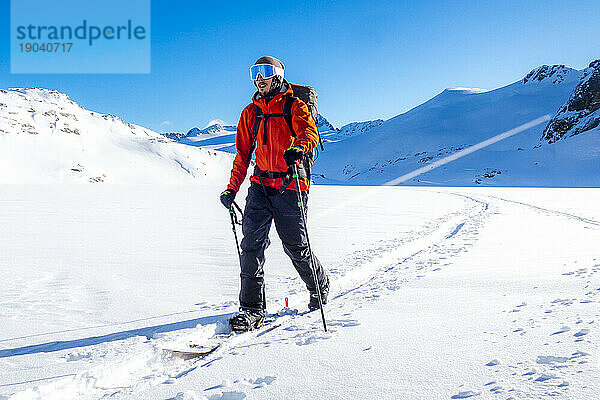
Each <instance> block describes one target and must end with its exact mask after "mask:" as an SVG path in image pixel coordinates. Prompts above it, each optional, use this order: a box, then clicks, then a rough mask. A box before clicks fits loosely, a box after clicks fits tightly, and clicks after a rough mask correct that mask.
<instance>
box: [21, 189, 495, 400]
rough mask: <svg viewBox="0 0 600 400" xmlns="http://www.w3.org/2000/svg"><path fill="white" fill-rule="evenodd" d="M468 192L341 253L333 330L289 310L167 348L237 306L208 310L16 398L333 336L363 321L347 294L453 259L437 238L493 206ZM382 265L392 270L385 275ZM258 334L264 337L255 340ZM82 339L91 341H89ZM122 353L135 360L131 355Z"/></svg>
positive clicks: (124, 382) (92, 387)
mask: <svg viewBox="0 0 600 400" xmlns="http://www.w3.org/2000/svg"><path fill="white" fill-rule="evenodd" d="M463 197H464V198H465V199H466V200H467V202H466V203H465V204H466V208H465V209H464V210H461V211H457V212H453V213H450V214H447V215H446V216H444V217H442V218H438V219H435V220H432V221H429V222H428V223H427V224H426V225H425V226H423V227H422V228H421V229H419V230H416V231H413V232H410V233H409V234H407V235H406V237H403V238H398V239H395V240H391V241H387V242H380V243H379V244H378V245H376V246H375V247H373V248H370V249H367V250H362V251H358V252H355V253H353V254H350V255H349V256H348V257H347V258H346V259H344V260H341V261H340V263H339V265H338V266H332V268H331V269H330V273H331V279H332V282H333V283H332V289H331V293H330V302H329V304H328V306H327V308H326V312H327V322H328V327H329V332H327V333H325V332H323V331H322V327H321V321H320V316H319V315H317V314H318V313H312V314H309V315H310V316H312V318H311V319H310V320H309V319H308V318H304V317H302V316H300V315H297V316H294V315H284V316H282V317H279V318H278V319H277V321H276V323H277V325H278V326H277V328H276V329H275V330H273V331H272V332H271V331H268V332H264V331H265V329H263V330H258V331H255V332H250V333H245V334H243V335H234V336H233V337H231V338H228V339H226V340H225V341H224V342H223V344H222V346H221V348H219V349H218V350H217V351H216V352H215V353H213V354H211V355H210V356H208V357H206V358H205V359H200V360H197V361H195V362H194V361H192V362H190V361H187V362H183V361H181V360H177V359H172V358H169V357H166V356H165V353H164V351H163V349H164V348H177V346H179V347H185V346H186V344H187V343H189V342H197V343H203V344H207V345H210V343H215V342H218V341H219V339H218V335H219V334H224V333H227V332H228V331H229V328H228V326H227V320H228V317H229V315H230V314H222V315H220V316H215V317H213V318H207V319H206V320H207V322H204V324H205V325H202V324H203V322H200V325H199V326H198V328H195V329H189V330H187V331H185V332H183V333H181V332H177V333H175V332H169V333H158V334H156V333H154V334H153V332H151V331H148V332H147V335H149V337H142V336H135V337H129V338H127V337H126V338H125V340H117V341H110V342H107V343H102V342H100V343H99V344H97V345H95V346H87V347H80V348H77V349H76V350H73V351H71V352H69V353H67V354H66V355H64V356H63V357H64V359H65V360H66V362H87V363H89V364H92V365H95V367H93V368H91V369H89V370H84V371H83V372H79V373H77V374H76V375H75V376H72V375H67V376H65V375H64V374H57V375H56V376H54V377H45V378H43V379H45V380H52V379H55V381H54V382H52V383H49V384H47V385H41V386H38V387H37V388H34V389H28V390H26V391H24V392H21V393H17V394H16V395H15V396H13V397H11V398H14V399H17V400H18V399H21V398H22V399H30V398H36V397H38V398H52V397H51V396H52V394H53V393H57V392H60V393H62V395H63V396H65V395H66V396H69V395H71V396H73V397H76V396H82V395H85V396H90V397H92V398H96V397H106V396H114V395H116V394H119V395H127V394H132V393H135V392H136V391H139V390H143V389H144V388H147V387H150V386H152V385H157V384H163V383H169V382H170V381H172V380H173V379H178V378H181V377H183V376H185V375H187V374H188V373H191V372H192V371H193V370H195V369H196V368H203V367H209V366H210V365H211V364H212V363H214V362H218V361H219V360H220V359H222V358H223V357H227V356H231V355H236V354H237V352H239V349H240V348H243V346H248V345H250V346H255V345H267V346H268V344H269V341H270V340H275V341H291V342H293V343H295V344H297V345H299V346H304V345H310V344H312V343H315V342H317V341H320V340H326V339H328V338H330V337H331V336H332V335H334V334H335V332H336V331H337V330H338V329H341V328H346V327H352V326H356V325H359V324H360V322H359V321H357V320H355V319H353V318H352V316H351V313H348V312H347V310H345V308H344V304H345V303H346V302H348V301H353V302H354V301H356V302H363V301H374V300H376V299H377V298H379V297H380V296H381V295H383V294H384V293H385V292H386V291H388V290H397V289H399V288H400V287H401V285H402V283H403V282H405V281H406V280H408V279H412V278H419V277H423V276H424V274H426V273H427V272H428V271H433V270H439V268H442V267H444V266H446V265H449V263H448V262H447V260H446V259H447V258H448V257H449V256H451V254H447V253H444V252H443V251H442V250H441V248H439V245H438V244H437V243H438V242H443V241H444V240H446V238H449V237H453V236H454V235H456V234H457V232H459V231H460V233H463V232H469V230H468V229H467V228H465V226H470V225H471V223H469V222H468V220H469V219H471V220H474V219H475V218H477V217H479V218H481V217H482V216H483V214H484V213H485V211H486V210H487V204H485V203H483V202H480V201H478V200H474V199H472V198H468V197H466V196H463ZM470 232H473V231H472V230H471V231H470ZM474 240H476V238H475V237H469V239H468V240H467V242H473V241H474ZM466 245H467V246H468V245H469V244H468V243H467V244H466ZM430 247H431V250H432V252H433V254H434V255H437V256H439V257H434V258H435V259H434V258H432V259H431V260H427V256H422V259H421V260H416V258H415V257H416V256H417V255H419V254H422V255H423V254H426V250H427V249H428V248H430ZM462 249H463V248H462V247H460V246H458V247H456V248H454V249H453V250H452V251H453V252H455V253H456V252H460V251H462ZM443 255H445V256H443ZM382 272H385V278H384V277H383V275H382ZM392 275H393V277H392ZM411 275H412V278H411V277H410V276H411ZM294 280H296V279H294ZM291 292H292V294H291V295H290V302H292V303H294V304H298V303H301V302H302V300H301V299H303V296H304V292H303V290H301V289H299V290H297V293H295V294H294V293H293V292H294V291H293V290H292V291H291ZM295 297H298V299H296V298H295ZM231 306H232V304H227V305H224V307H221V308H222V309H227V308H228V309H231ZM317 317H318V318H317ZM267 329H268V328H267ZM263 332H264V333H263ZM152 334H153V335H152ZM263 334H264V336H266V335H269V336H270V337H269V338H267V340H266V341H265V342H260V340H264V339H265V337H264V336H263ZM151 335H152V336H151ZM92 339H93V338H92ZM101 340H102V339H101ZM253 341H254V342H256V341H259V342H258V343H250V344H247V343H248V342H253ZM81 344H82V345H85V343H81ZM47 351H53V349H52V348H51V347H49V348H48V349H47ZM126 354H129V355H130V356H127V355H126ZM111 360H117V361H114V364H113V361H111ZM122 360H128V361H126V362H123V361H122ZM132 360H133V361H132ZM103 364H104V365H103ZM105 365H112V367H110V368H107V367H106V366H105ZM181 395H182V396H184V394H181ZM182 398H184V397H182ZM223 398H225V397H223Z"/></svg>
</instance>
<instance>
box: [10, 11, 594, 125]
mask: <svg viewBox="0 0 600 400" xmlns="http://www.w3.org/2000/svg"><path fill="white" fill-rule="evenodd" d="M265 5H266V6H267V7H265ZM0 15H3V16H4V23H3V24H2V25H1V27H0V29H1V30H2V34H1V35H0V87H2V88H6V87H29V86H41V87H46V88H51V89H57V90H60V91H62V92H66V93H67V94H69V95H70V96H71V98H72V99H73V100H75V101H77V102H79V103H80V104H81V105H82V106H84V107H85V108H88V109H91V110H94V111H99V112H103V113H110V114H115V115H118V116H120V117H122V118H123V119H125V120H126V121H129V122H134V123H137V124H140V125H143V126H146V127H149V128H151V129H154V130H157V131H160V132H167V131H187V130H188V129H190V128H192V127H194V126H199V127H204V126H205V125H206V124H207V123H208V122H209V121H211V120H214V119H220V120H223V121H225V122H226V123H234V124H235V123H237V120H238V118H239V114H240V112H241V110H242V108H243V107H244V106H245V105H246V104H248V102H249V101H250V97H251V95H252V93H253V91H254V87H253V85H252V82H251V81H250V79H249V73H248V67H249V66H250V65H251V64H252V63H253V62H254V61H255V60H256V59H257V58H259V57H260V56H262V55H273V56H276V57H278V58H280V59H282V60H283V61H284V62H285V64H286V67H287V68H286V77H287V78H288V80H290V81H292V82H296V83H304V84H310V85H311V86H314V87H315V88H316V89H317V91H318V93H319V111H320V112H321V113H322V114H323V115H324V116H325V117H326V118H328V119H329V120H330V121H331V122H333V123H334V125H336V126H339V125H340V124H343V123H347V122H351V121H359V120H367V119H375V118H383V119H387V118H390V117H392V116H394V115H397V114H399V113H401V112H404V111H406V110H408V109H410V108H412V107H414V106H416V105H418V104H419V103H422V102H423V101H426V100H427V99H429V98H431V97H432V96H434V95H436V94H437V93H439V92H440V91H442V90H443V89H444V88H446V87H453V86H470V87H482V88H495V87H499V86H503V85H506V84H508V83H511V82H514V81H516V80H518V79H520V78H521V77H523V76H524V75H525V74H526V73H527V72H529V71H530V70H531V69H532V68H534V67H536V66H539V65H541V64H566V65H568V66H571V67H574V68H577V69H581V68H584V67H586V66H587V65H588V64H589V62H590V61H591V60H593V59H596V58H600V41H598V40H596V38H597V21H599V20H600V2H598V1H597V0H595V1H578V2H577V5H576V6H575V5H572V4H571V3H565V2H564V1H543V2H540V1H490V2H485V1H483V2H482V1H463V2H460V1H452V2H451V1H429V2H428V1H420V2H408V1H407V2H404V1H379V2H365V1H343V2H341V1H295V2H283V3H282V4H279V3H276V2H270V3H264V2H257V3H254V4H253V2H251V1H228V2H199V1H190V0H178V1H159V0H154V1H152V26H151V35H152V65H151V73H150V74H139V75H136V74H96V75H90V74H59V75H50V74H48V75H25V74H23V75H22V74H10V53H9V50H10V40H9V34H10V31H9V15H10V13H9V2H8V1H7V0H3V1H2V2H1V3H0ZM166 121H168V123H167V122H166Z"/></svg>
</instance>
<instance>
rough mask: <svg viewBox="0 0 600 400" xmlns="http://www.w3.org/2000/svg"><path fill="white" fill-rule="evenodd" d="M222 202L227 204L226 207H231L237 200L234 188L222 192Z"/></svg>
mask: <svg viewBox="0 0 600 400" xmlns="http://www.w3.org/2000/svg"><path fill="white" fill-rule="evenodd" d="M219 197H220V199H221V203H223V205H224V206H225V208H226V209H228V210H229V209H230V208H231V205H232V204H233V200H235V192H234V191H233V190H232V189H227V190H224V191H222V192H221V196H219Z"/></svg>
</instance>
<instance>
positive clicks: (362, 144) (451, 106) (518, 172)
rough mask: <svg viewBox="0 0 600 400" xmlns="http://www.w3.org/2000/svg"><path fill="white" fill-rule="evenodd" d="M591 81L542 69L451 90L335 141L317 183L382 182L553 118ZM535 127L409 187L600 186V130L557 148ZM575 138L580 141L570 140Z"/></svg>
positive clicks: (321, 162)
mask: <svg viewBox="0 0 600 400" xmlns="http://www.w3.org/2000/svg"><path fill="white" fill-rule="evenodd" d="M583 76H584V71H577V70H574V69H571V68H567V67H564V66H553V67H548V66H545V67H540V68H537V69H535V70H534V71H532V72H531V73H530V74H528V75H527V77H526V78H525V79H523V80H521V81H518V82H515V83H513V84H511V85H508V86H505V87H502V88H499V89H495V90H487V91H486V90H482V89H468V88H453V89H446V90H444V91H443V92H442V93H440V94H439V95H437V96H436V97H434V98H432V99H431V100H429V101H427V102H425V103H424V104H421V105H420V106H417V107H415V108H413V109H412V110H410V111H408V112H406V113H403V114H400V115H398V116H396V117H394V118H392V119H390V120H387V121H385V122H384V123H383V124H381V125H380V126H378V127H374V128H372V129H370V130H369V131H368V132H367V133H366V134H362V135H357V136H354V137H351V138H348V139H346V140H343V141H340V142H338V143H331V144H329V146H328V147H327V149H326V151H325V152H323V153H322V154H321V156H320V158H319V160H318V162H316V163H315V165H314V169H313V173H314V174H313V176H314V177H315V179H316V180H317V182H324V183H339V184H351V185H379V184H383V183H385V182H387V181H390V180H392V179H394V178H396V177H399V176H401V175H404V174H407V173H409V172H411V171H413V170H416V169H418V168H421V167H423V166H425V165H427V164H429V163H433V162H435V161H437V160H440V159H441V158H443V157H446V156H448V155H451V154H453V153H456V152H458V151H460V150H462V149H464V148H466V147H468V146H472V145H475V144H477V143H480V142H482V141H484V140H487V139H489V138H491V137H494V136H496V135H499V134H501V133H503V132H505V131H508V130H510V129H513V128H516V127H518V126H519V125H521V124H524V123H527V122H530V121H532V120H535V119H537V118H539V117H543V116H545V115H548V116H550V117H551V116H553V115H554V114H555V113H556V112H557V110H558V109H559V108H560V107H561V106H562V105H563V104H564V102H565V101H566V100H567V99H568V98H569V96H570V95H571V93H572V92H573V90H574V88H575V87H576V86H577V85H578V83H579V82H580V80H581V79H582V78H583ZM544 127H545V125H543V124H542V125H539V126H537V127H536V128H532V129H529V130H527V131H525V132H523V133H520V134H518V135H516V136H513V137H511V138H510V139H506V140H504V141H502V142H500V143H497V144H495V145H493V146H490V147H488V148H485V149H483V150H480V151H478V152H475V153H473V154H471V155H469V156H466V157H464V158H463V159H461V160H459V161H456V162H453V163H451V164H448V165H447V166H445V167H444V168H439V169H436V170H433V171H431V172H428V173H426V174H424V175H422V176H419V177H416V178H414V179H412V180H410V181H409V182H407V183H406V184H407V185H432V184H434V185H444V186H477V185H489V186H563V187H564V186H593V187H597V186H600V157H598V155H599V154H600V128H596V129H593V130H591V131H587V132H585V133H584V134H581V135H580V136H579V137H577V138H569V140H565V141H563V142H562V143H556V144H553V145H550V144H548V143H546V142H544V141H542V140H540V139H541V137H542V132H543V130H544ZM571 139H573V140H571Z"/></svg>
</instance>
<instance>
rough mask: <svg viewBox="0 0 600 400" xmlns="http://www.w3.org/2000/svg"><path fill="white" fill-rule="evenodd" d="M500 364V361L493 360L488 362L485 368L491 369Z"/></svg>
mask: <svg viewBox="0 0 600 400" xmlns="http://www.w3.org/2000/svg"><path fill="white" fill-rule="evenodd" d="M498 364H500V361H498V360H496V359H493V360H492V361H490V362H489V363H487V364H485V366H486V367H493V366H495V365H498Z"/></svg>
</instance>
